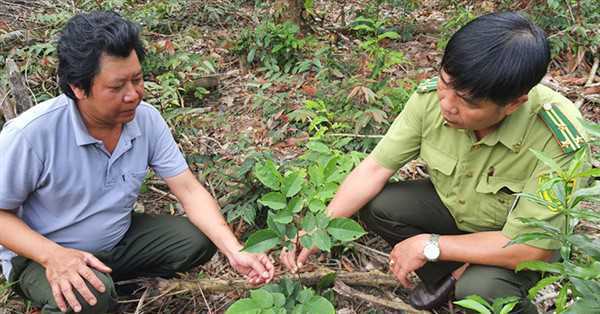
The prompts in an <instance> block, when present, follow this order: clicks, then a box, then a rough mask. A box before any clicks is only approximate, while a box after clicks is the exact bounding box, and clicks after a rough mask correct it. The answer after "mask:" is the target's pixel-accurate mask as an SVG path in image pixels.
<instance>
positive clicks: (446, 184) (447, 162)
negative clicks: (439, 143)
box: [421, 142, 457, 195]
mask: <svg viewBox="0 0 600 314" xmlns="http://www.w3.org/2000/svg"><path fill="white" fill-rule="evenodd" d="M421 158H423V160H425V162H426V163H427V168H428V170H429V175H430V176H431V182H432V183H433V184H434V185H435V186H436V190H437V191H438V193H445V194H446V195H447V194H448V193H450V191H451V190H452V184H453V183H452V181H453V180H452V178H450V176H452V173H453V172H454V168H456V163H457V159H456V158H453V157H452V156H450V155H449V154H448V153H445V152H442V151H440V150H439V149H437V148H435V147H434V146H433V145H431V144H429V143H427V142H423V143H422V144H421Z"/></svg>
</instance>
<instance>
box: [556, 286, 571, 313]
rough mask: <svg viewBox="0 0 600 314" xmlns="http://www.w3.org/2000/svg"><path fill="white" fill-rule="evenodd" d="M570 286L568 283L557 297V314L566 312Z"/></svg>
mask: <svg viewBox="0 0 600 314" xmlns="http://www.w3.org/2000/svg"><path fill="white" fill-rule="evenodd" d="M569 286H570V285H569V284H568V283H566V284H565V285H564V286H562V288H560V291H559V292H558V296H557V297H556V303H554V304H555V306H556V313H562V312H563V311H564V310H565V306H566V305H567V296H568V292H569Z"/></svg>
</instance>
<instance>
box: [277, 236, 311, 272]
mask: <svg viewBox="0 0 600 314" xmlns="http://www.w3.org/2000/svg"><path fill="white" fill-rule="evenodd" d="M305 233H306V232H304V230H300V232H298V236H296V238H295V239H294V240H293V241H292V243H293V245H292V250H291V251H290V250H288V249H287V248H285V247H284V248H283V249H282V250H281V253H280V254H279V261H280V262H281V263H282V264H283V265H284V266H285V268H287V269H288V270H289V271H291V272H292V273H293V274H295V273H296V272H298V270H299V269H300V268H302V266H303V265H304V263H305V262H306V260H307V259H308V258H309V257H310V256H311V255H313V254H315V253H317V252H319V249H318V248H316V247H313V248H305V247H303V246H302V245H299V244H298V240H299V239H300V237H301V236H302V235H304V234H305ZM298 250H300V252H298Z"/></svg>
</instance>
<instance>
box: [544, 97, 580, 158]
mask: <svg viewBox="0 0 600 314" xmlns="http://www.w3.org/2000/svg"><path fill="white" fill-rule="evenodd" d="M538 115H539V116H540V118H542V120H543V121H544V123H546V126H547V127H548V128H549V129H550V131H551V132H552V135H553V136H554V139H556V141H557V142H558V144H559V145H560V148H561V149H562V151H563V152H565V153H572V152H574V151H576V150H578V149H579V148H581V147H582V146H583V144H584V143H585V139H584V138H583V136H582V135H581V133H579V131H577V129H576V128H575V125H573V123H572V122H571V121H570V120H569V119H568V118H567V116H566V115H565V114H564V113H563V112H562V111H561V110H560V109H559V108H558V106H556V105H555V104H552V103H546V104H544V105H543V106H542V109H541V110H540V112H539V113H538Z"/></svg>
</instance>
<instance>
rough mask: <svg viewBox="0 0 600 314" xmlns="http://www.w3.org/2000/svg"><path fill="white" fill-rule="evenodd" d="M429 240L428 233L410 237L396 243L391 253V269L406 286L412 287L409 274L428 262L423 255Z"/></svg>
mask: <svg viewBox="0 0 600 314" xmlns="http://www.w3.org/2000/svg"><path fill="white" fill-rule="evenodd" d="M427 240H428V235H427V234H419V235H416V236H413V237H410V238H408V239H406V240H404V241H402V242H400V243H398V244H396V245H395V246H394V249H393V250H392V252H391V253H390V270H391V271H392V273H394V276H395V277H396V279H398V281H400V284H402V286H403V287H404V288H411V287H412V284H411V282H410V280H409V279H408V274H410V273H411V272H413V271H415V270H417V269H419V268H421V267H423V265H425V263H426V262H427V259H426V258H425V256H424V255H423V248H424V247H425V244H426V243H427Z"/></svg>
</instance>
